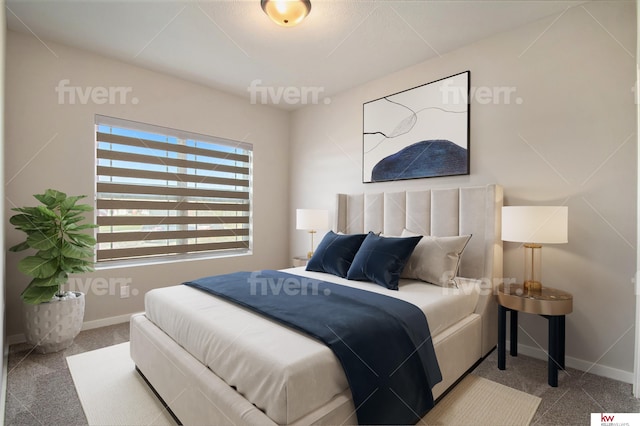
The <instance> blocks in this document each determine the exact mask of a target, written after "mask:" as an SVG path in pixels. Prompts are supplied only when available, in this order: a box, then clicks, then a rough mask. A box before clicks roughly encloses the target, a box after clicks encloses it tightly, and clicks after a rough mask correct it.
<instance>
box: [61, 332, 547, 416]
mask: <svg viewBox="0 0 640 426" xmlns="http://www.w3.org/2000/svg"><path fill="white" fill-rule="evenodd" d="M67 364H68V365H69V370H70V372H71V376H72V378H73V382H74V385H75V387H76V391H77V392H78V396H79V398H80V402H81V404H82V408H83V409H84V412H85V415H86V417H87V422H88V423H89V425H143V424H144V425H175V424H176V423H175V421H174V420H173V418H172V417H171V415H170V414H169V413H168V412H167V411H166V409H165V408H164V407H163V405H162V403H161V402H160V401H159V400H158V399H157V397H156V396H155V395H154V394H153V392H152V391H151V389H150V388H149V387H148V386H147V384H146V383H145V382H144V380H143V379H142V378H141V377H140V375H139V374H138V373H137V372H136V371H135V366H134V363H133V361H132V360H131V358H130V357H129V343H128V342H127V343H121V344H118V345H114V346H109V347H106V348H102V349H97V350H94V351H90V352H85V353H81V354H78V355H72V356H70V357H67ZM539 404H540V398H538V397H536V396H533V395H529V394H527V393H525V392H521V391H518V390H515V389H512V388H510V387H507V386H504V385H501V384H498V383H495V382H492V381H491V380H487V379H483V378H481V377H477V376H474V375H469V376H467V377H466V378H465V379H464V380H463V381H462V382H460V383H459V384H458V385H457V386H456V387H455V388H454V389H453V390H452V391H451V392H450V393H449V394H448V395H446V396H445V397H444V398H443V399H442V400H441V401H440V402H439V403H438V404H437V405H436V407H434V408H433V409H432V410H431V411H430V412H429V413H428V414H427V416H425V418H424V419H423V420H422V422H421V423H419V424H428V425H473V426H482V425H490V426H498V425H510V426H511V425H528V424H529V423H530V422H531V419H532V418H533V416H534V414H535V412H536V409H537V408H538V405H539Z"/></svg>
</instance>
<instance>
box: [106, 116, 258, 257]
mask: <svg viewBox="0 0 640 426" xmlns="http://www.w3.org/2000/svg"><path fill="white" fill-rule="evenodd" d="M252 150H253V146H252V145H251V144H248V143H244V142H235V141H230V140H225V139H220V138H216V137H212V136H204V135H199V134H194V133H190V132H185V131H180V130H173V129H167V128H163V127H158V126H153V125H148V124H142V123H136V122H131V121H126V120H121V119H115V118H110V117H104V116H96V158H97V160H96V195H97V197H96V215H97V217H96V221H97V224H98V230H97V240H98V246H97V262H98V265H100V264H101V263H102V264H107V263H108V262H114V261H120V260H142V259H144V260H149V259H156V258H158V259H162V260H165V259H167V258H173V259H179V258H182V257H184V256H185V255H189V256H193V254H201V255H209V256H210V255H218V254H241V253H247V252H248V251H249V250H250V249H251V172H252Z"/></svg>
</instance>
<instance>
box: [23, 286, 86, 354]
mask: <svg viewBox="0 0 640 426" xmlns="http://www.w3.org/2000/svg"><path fill="white" fill-rule="evenodd" d="M73 293H74V294H75V295H76V297H75V298H68V299H63V300H52V301H50V302H45V303H40V304H38V305H29V304H27V303H23V310H22V311H23V313H24V324H25V333H24V334H25V337H26V339H27V343H29V344H30V345H34V346H35V351H36V352H38V353H41V354H46V353H51V352H58V351H61V350H62V349H65V348H68V347H69V346H71V344H72V343H73V339H75V338H76V336H77V335H78V333H80V329H81V328H82V320H83V319H84V293H81V292H77V291H74V292H73Z"/></svg>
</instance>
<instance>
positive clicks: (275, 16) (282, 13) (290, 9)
mask: <svg viewBox="0 0 640 426" xmlns="http://www.w3.org/2000/svg"><path fill="white" fill-rule="evenodd" d="M260 5H261V6H262V10H264V13H266V14H267V16H269V18H271V19H272V20H273V22H275V23H276V24H278V25H282V26H283V27H293V26H296V25H298V24H299V23H300V22H302V20H303V19H304V18H305V17H306V16H307V15H308V14H309V12H310V11H311V2H310V1H309V0H261V1H260Z"/></svg>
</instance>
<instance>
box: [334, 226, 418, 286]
mask: <svg viewBox="0 0 640 426" xmlns="http://www.w3.org/2000/svg"><path fill="white" fill-rule="evenodd" d="M421 238H422V235H419V236H416V237H408V238H395V237H380V236H378V235H376V234H374V233H373V232H369V234H368V235H367V238H365V239H364V241H363V242H362V245H361V246H360V250H358V253H357V254H356V257H355V258H354V259H353V263H352V264H351V267H350V268H349V271H348V272H347V279H350V280H357V281H372V282H374V283H376V284H379V285H381V286H383V287H386V288H388V289H390V290H397V289H398V280H399V279H400V273H401V272H402V269H403V268H404V265H405V264H406V263H407V261H408V260H409V257H410V256H411V253H413V249H415V248H416V245H417V244H418V242H419V241H420V239H421Z"/></svg>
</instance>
